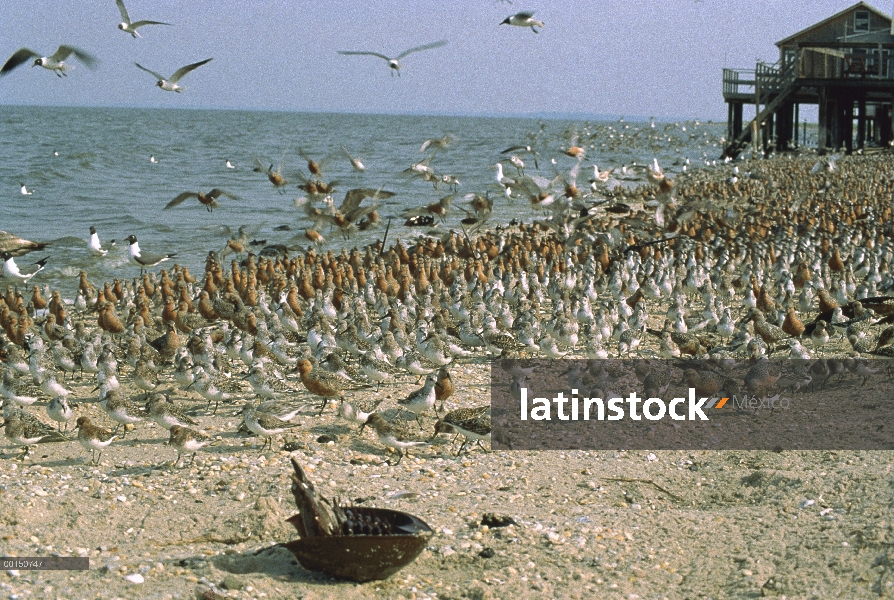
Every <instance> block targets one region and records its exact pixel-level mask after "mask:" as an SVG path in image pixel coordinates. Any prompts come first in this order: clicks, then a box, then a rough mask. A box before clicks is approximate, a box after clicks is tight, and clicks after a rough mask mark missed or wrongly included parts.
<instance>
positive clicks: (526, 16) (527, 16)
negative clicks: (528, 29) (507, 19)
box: [515, 10, 534, 19]
mask: <svg viewBox="0 0 894 600" xmlns="http://www.w3.org/2000/svg"><path fill="white" fill-rule="evenodd" d="M515 16H516V17H518V18H519V19H530V18H532V17H533V16H534V11H533V10H532V11H530V12H528V11H525V12H520V13H516V14H515Z"/></svg>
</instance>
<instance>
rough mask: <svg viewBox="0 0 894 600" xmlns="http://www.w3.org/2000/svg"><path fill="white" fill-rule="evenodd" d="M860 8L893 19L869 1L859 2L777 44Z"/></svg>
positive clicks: (784, 42) (778, 44)
mask: <svg viewBox="0 0 894 600" xmlns="http://www.w3.org/2000/svg"><path fill="white" fill-rule="evenodd" d="M858 8H859V9H864V10H869V11H872V12H874V13H875V14H877V15H878V16H880V17H882V18H883V19H887V20H888V21H891V16H890V15H888V14H885V13H883V12H882V11H880V10H879V9H877V8H876V7H874V6H872V5H871V4H868V3H866V2H857V3H856V4H854V5H853V6H850V7H848V8H845V9H844V10H842V11H840V12H837V13H835V14H834V15H832V16H831V17H828V18H825V19H823V20H822V21H820V22H819V23H815V24H813V25H811V26H810V27H807V28H806V29H802V30H801V31H799V32H798V33H795V34H792V35H790V36H788V37H787V38H785V39H784V40H779V41H778V42H776V45H777V46H782V45H783V44H787V43H789V42H791V41H793V40H795V39H797V38H799V37H801V36H803V35H805V34H807V33H810V32H811V31H813V30H815V29H818V28H820V27H822V26H824V25H826V24H827V23H829V22H830V21H834V20H835V19H838V18H840V17H842V16H844V15H846V14H848V13H850V12H851V11H853V10H856V9H858Z"/></svg>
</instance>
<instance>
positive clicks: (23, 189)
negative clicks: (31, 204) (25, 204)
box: [19, 183, 34, 196]
mask: <svg viewBox="0 0 894 600" xmlns="http://www.w3.org/2000/svg"><path fill="white" fill-rule="evenodd" d="M20 185H21V186H22V188H21V189H20V190H19V191H20V192H22V195H23V196H30V195H31V194H33V193H34V190H29V189H28V188H26V187H25V184H24V183H22V184H20Z"/></svg>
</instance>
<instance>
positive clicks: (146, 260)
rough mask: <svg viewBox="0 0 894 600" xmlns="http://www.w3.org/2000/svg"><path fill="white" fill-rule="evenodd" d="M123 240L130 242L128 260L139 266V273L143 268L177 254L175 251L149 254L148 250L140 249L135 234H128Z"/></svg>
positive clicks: (152, 265)
mask: <svg viewBox="0 0 894 600" xmlns="http://www.w3.org/2000/svg"><path fill="white" fill-rule="evenodd" d="M125 240H126V241H127V243H128V244H130V261H131V262H132V263H133V264H135V265H138V266H139V267H140V273H141V274H142V272H143V269H146V268H149V267H154V266H155V265H157V264H158V263H161V262H164V261H166V260H168V259H169V258H174V257H175V256H177V253H176V252H174V253H172V254H150V253H148V252H143V251H142V250H140V244H139V243H138V242H137V236H135V235H129V236H127V237H126V238H125Z"/></svg>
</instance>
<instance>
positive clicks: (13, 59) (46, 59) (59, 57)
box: [0, 44, 96, 77]
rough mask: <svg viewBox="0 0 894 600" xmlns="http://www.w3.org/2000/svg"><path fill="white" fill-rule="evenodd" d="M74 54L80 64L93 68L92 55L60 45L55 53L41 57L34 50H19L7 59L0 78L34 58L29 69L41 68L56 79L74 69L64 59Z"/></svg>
mask: <svg viewBox="0 0 894 600" xmlns="http://www.w3.org/2000/svg"><path fill="white" fill-rule="evenodd" d="M72 54H74V56H75V58H77V59H78V60H80V61H81V62H82V63H84V64H85V65H87V66H88V67H91V68H92V67H93V65H95V64H96V58H94V57H93V55H91V54H88V53H87V52H84V51H83V50H79V49H78V48H75V47H74V46H66V45H64V44H63V45H62V46H59V47H58V48H56V51H55V52H53V53H52V54H51V55H49V56H41V55H40V54H38V53H37V52H35V51H34V50H30V49H28V48H19V49H18V50H16V51H15V52H14V53H13V55H12V56H10V57H9V59H7V61H6V63H5V64H4V65H3V67H2V68H0V76H2V75H6V74H7V73H9V72H10V71H12V70H13V69H15V68H16V67H18V66H21V65H23V64H25V63H26V62H28V61H29V60H31V59H32V58H35V61H34V64H32V65H31V67H32V68H33V67H43V68H44V69H47V70H48V71H52V72H54V73H55V74H56V75H57V76H58V77H62V76H63V75H65V74H66V73H67V72H68V71H71V70H72V69H74V65H70V64H67V63H66V62H65V59H66V58H68V57H69V56H71V55H72Z"/></svg>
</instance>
